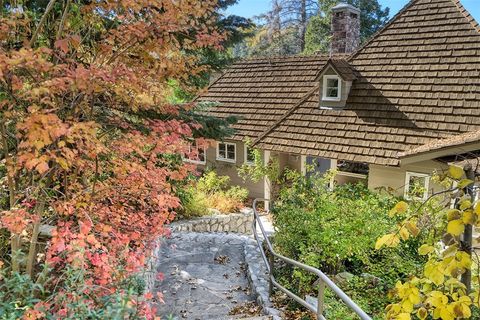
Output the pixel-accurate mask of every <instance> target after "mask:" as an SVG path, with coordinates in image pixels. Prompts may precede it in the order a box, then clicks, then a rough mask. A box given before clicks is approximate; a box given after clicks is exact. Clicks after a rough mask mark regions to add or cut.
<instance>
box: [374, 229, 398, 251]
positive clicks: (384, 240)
mask: <svg viewBox="0 0 480 320" xmlns="http://www.w3.org/2000/svg"><path fill="white" fill-rule="evenodd" d="M399 243H400V238H399V237H398V236H397V235H396V234H393V233H392V234H387V235H384V236H383V237H381V238H380V239H378V240H377V242H376V244H375V250H379V249H380V248H382V247H383V246H386V247H396V246H398V244H399Z"/></svg>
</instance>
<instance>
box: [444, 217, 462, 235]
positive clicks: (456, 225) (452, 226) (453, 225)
mask: <svg viewBox="0 0 480 320" xmlns="http://www.w3.org/2000/svg"><path fill="white" fill-rule="evenodd" d="M464 231H465V224H464V223H463V221H462V220H460V219H458V220H452V221H450V222H449V223H448V226H447V232H448V233H450V234H451V235H454V236H459V235H461V234H462V233H463V232H464Z"/></svg>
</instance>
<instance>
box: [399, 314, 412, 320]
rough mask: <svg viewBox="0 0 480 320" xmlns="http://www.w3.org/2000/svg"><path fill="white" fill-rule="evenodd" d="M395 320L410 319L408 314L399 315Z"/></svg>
mask: <svg viewBox="0 0 480 320" xmlns="http://www.w3.org/2000/svg"><path fill="white" fill-rule="evenodd" d="M395 319H396V320H411V319H412V317H411V316H410V313H405V312H404V313H400V314H399V315H398V316H397V317H396V318H395Z"/></svg>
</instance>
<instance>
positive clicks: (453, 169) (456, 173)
mask: <svg viewBox="0 0 480 320" xmlns="http://www.w3.org/2000/svg"><path fill="white" fill-rule="evenodd" d="M448 173H449V174H450V176H451V177H452V178H453V179H457V180H458V179H460V178H462V177H463V175H464V171H463V169H462V168H461V167H459V166H450V167H449V168H448Z"/></svg>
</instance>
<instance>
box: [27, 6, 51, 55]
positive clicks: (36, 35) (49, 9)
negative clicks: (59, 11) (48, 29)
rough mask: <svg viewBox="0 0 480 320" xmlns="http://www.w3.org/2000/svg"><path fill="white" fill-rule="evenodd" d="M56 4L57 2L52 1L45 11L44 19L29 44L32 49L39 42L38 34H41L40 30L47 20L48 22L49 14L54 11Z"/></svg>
mask: <svg viewBox="0 0 480 320" xmlns="http://www.w3.org/2000/svg"><path fill="white" fill-rule="evenodd" d="M55 2H56V0H50V1H49V2H48V4H47V8H46V9H45V12H44V14H43V16H42V18H41V19H40V22H39V23H38V26H37V28H36V29H35V32H34V33H33V36H32V39H30V42H29V45H30V47H32V46H33V45H34V44H35V42H36V41H37V37H38V34H39V33H40V30H41V29H42V27H43V24H44V23H45V20H47V16H48V14H49V13H50V11H52V9H53V5H54V4H55Z"/></svg>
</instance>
